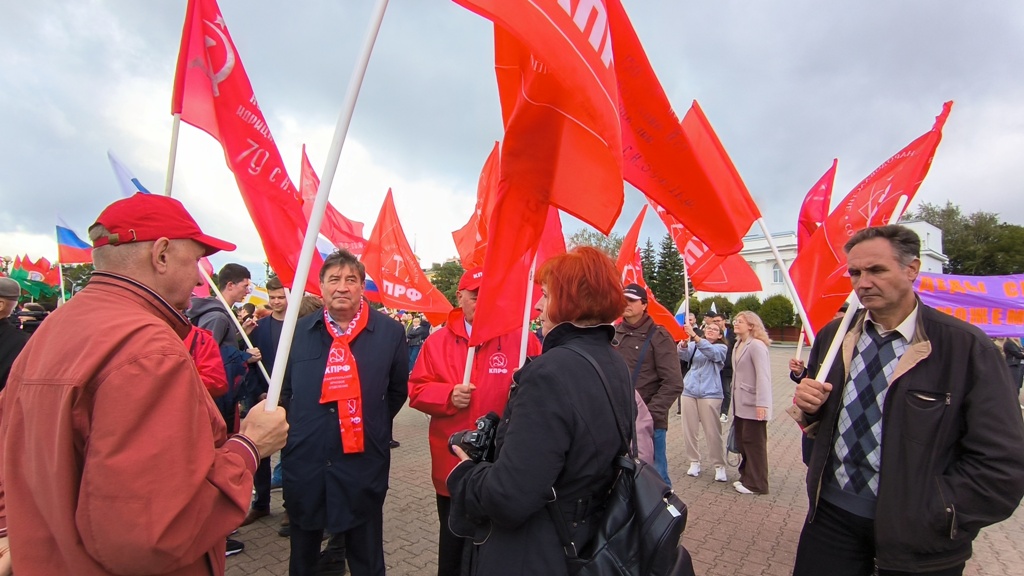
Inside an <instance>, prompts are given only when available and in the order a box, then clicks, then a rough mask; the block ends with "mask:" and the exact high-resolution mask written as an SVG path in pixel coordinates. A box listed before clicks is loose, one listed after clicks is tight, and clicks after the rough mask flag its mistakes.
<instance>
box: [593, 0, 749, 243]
mask: <svg viewBox="0 0 1024 576" xmlns="http://www.w3.org/2000/svg"><path fill="white" fill-rule="evenodd" d="M580 4H581V5H582V4H584V3H583V2H580ZM606 4H607V6H608V19H609V25H610V27H611V34H612V47H613V52H614V55H615V69H616V72H617V79H618V86H619V111H620V117H621V123H622V124H621V126H622V149H621V153H622V162H623V174H622V176H623V178H624V179H625V180H626V181H627V182H629V183H630V184H632V185H633V186H636V187H637V188H638V189H639V190H640V191H641V192H643V193H644V194H645V195H646V196H647V197H649V198H651V199H652V200H654V201H655V202H657V203H658V204H659V205H661V206H663V207H664V208H665V210H666V211H667V212H668V213H669V214H671V215H672V216H673V217H674V218H676V220H678V221H679V222H681V223H682V224H683V225H684V226H686V228H687V229H688V230H690V231H691V232H693V234H694V235H695V236H697V237H698V238H700V239H701V240H702V241H703V242H704V243H705V244H707V246H708V247H710V248H711V250H713V251H714V252H715V253H716V254H719V255H722V256H725V255H728V254H735V253H737V252H739V251H740V250H741V249H743V237H744V236H745V235H746V234H747V232H748V231H749V230H750V227H751V225H752V224H753V223H754V221H756V220H757V219H758V218H760V217H761V212H760V210H758V208H757V205H756V204H755V203H754V200H753V199H752V198H751V196H750V192H749V191H748V190H747V187H746V186H745V185H744V183H743V180H742V179H741V178H740V175H739V172H738V171H737V170H736V167H735V166H734V165H733V163H732V161H731V160H730V159H729V155H728V154H727V153H726V151H725V147H724V146H722V143H721V141H719V139H718V136H717V135H716V134H715V132H714V130H712V128H711V124H710V123H709V122H708V120H707V118H706V117H705V116H704V113H703V112H702V111H701V109H700V106H699V105H698V104H697V102H696V101H695V102H694V103H693V106H692V107H691V108H690V111H689V112H688V113H687V114H686V116H685V117H684V118H683V121H682V124H680V122H679V119H678V117H677V116H676V113H675V112H674V111H673V109H672V104H671V103H670V102H669V100H668V96H667V95H666V94H665V90H664V88H662V86H661V82H659V81H658V77H657V76H656V75H655V74H654V69H653V68H652V67H651V63H650V61H649V60H648V59H647V54H646V53H645V52H644V49H643V46H642V45H641V44H640V39H639V38H638V37H637V34H636V31H635V30H634V29H633V25H632V24H631V23H630V21H629V17H628V16H627V15H626V11H625V9H624V8H623V7H622V4H621V2H620V0H607V1H606ZM708 214H718V215H720V217H718V218H708Z"/></svg>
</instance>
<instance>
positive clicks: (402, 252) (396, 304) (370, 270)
mask: <svg viewBox="0 0 1024 576" xmlns="http://www.w3.org/2000/svg"><path fill="white" fill-rule="evenodd" d="M362 262H363V265H364V266H366V274H367V276H369V277H370V278H373V280H374V282H376V285H377V289H378V291H379V293H380V302H381V304H383V305H384V306H387V307H388V308H394V309H398V310H414V311H416V312H423V313H424V315H425V316H426V317H427V320H429V321H430V323H431V324H434V325H438V324H442V323H443V322H444V320H445V319H446V318H447V317H448V313H449V312H451V310H452V305H451V304H450V303H449V302H448V299H447V298H445V297H444V294H442V293H441V291H440V290H438V289H437V288H435V287H434V285H433V284H431V283H430V280H429V279H428V278H427V275H426V274H424V273H423V270H422V269H420V263H419V260H417V259H416V255H415V254H413V251H412V247H410V246H409V240H408V239H407V238H406V237H405V232H404V231H403V230H402V223H401V222H399V221H398V212H397V211H396V210H395V201H394V199H393V198H392V197H391V190H388V193H387V196H385V197H384V204H383V205H382V206H381V207H380V215H379V216H377V222H376V223H375V224H374V225H373V231H372V232H370V240H369V241H368V242H367V243H366V252H364V253H363V258H362Z"/></svg>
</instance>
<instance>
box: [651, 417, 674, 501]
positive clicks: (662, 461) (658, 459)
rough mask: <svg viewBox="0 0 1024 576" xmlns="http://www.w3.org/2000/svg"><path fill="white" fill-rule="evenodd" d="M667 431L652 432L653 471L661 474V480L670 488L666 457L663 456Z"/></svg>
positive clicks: (670, 482)
mask: <svg viewBox="0 0 1024 576" xmlns="http://www.w3.org/2000/svg"><path fill="white" fill-rule="evenodd" d="M667 433H668V430H659V429H655V430H654V469H655V470H657V471H658V474H661V478H662V480H664V481H665V483H666V484H668V485H669V487H670V488H671V487H672V480H670V479H669V477H668V457H667V456H666V455H665V434H667Z"/></svg>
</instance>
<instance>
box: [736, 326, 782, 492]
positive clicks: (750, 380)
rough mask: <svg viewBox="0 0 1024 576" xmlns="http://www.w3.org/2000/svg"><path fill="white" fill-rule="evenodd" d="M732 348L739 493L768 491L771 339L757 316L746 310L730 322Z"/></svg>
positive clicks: (737, 484)
mask: <svg viewBox="0 0 1024 576" xmlns="http://www.w3.org/2000/svg"><path fill="white" fill-rule="evenodd" d="M732 329H733V332H735V333H736V349H735V350H733V353H732V409H733V415H734V419H733V426H735V428H736V442H737V444H738V445H739V449H740V466H739V472H740V479H739V481H737V482H733V486H734V487H735V488H736V491H737V492H739V493H740V494H767V493H768V421H769V420H771V419H772V374H771V363H770V362H769V359H768V345H769V344H771V343H772V341H771V340H770V339H769V338H768V333H767V332H765V329H764V323H763V322H761V318H760V317H759V316H758V315H757V314H754V313H753V312H750V311H749V310H747V311H743V312H739V313H737V314H736V317H735V318H734V319H733V321H732Z"/></svg>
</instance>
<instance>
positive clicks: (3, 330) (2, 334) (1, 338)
mask: <svg viewBox="0 0 1024 576" xmlns="http://www.w3.org/2000/svg"><path fill="white" fill-rule="evenodd" d="M28 336H29V335H28V334H27V333H25V332H23V331H22V330H21V328H18V327H17V326H15V325H14V321H13V320H11V319H10V318H0V390H3V389H4V386H7V375H8V374H10V372H11V366H12V365H14V360H15V359H16V358H17V357H18V354H20V353H21V349H22V348H24V347H25V344H26V343H27V342H28Z"/></svg>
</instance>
